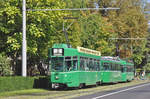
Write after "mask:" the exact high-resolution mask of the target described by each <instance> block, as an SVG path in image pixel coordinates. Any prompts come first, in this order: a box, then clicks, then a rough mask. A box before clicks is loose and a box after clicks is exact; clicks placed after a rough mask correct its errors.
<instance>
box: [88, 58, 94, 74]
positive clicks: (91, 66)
mask: <svg viewBox="0 0 150 99" xmlns="http://www.w3.org/2000/svg"><path fill="white" fill-rule="evenodd" d="M89 70H90V71H93V70H94V62H93V59H92V58H91V59H90V61H89Z"/></svg>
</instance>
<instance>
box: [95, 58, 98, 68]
mask: <svg viewBox="0 0 150 99" xmlns="http://www.w3.org/2000/svg"><path fill="white" fill-rule="evenodd" d="M97 68H98V66H97V62H96V59H94V71H97Z"/></svg>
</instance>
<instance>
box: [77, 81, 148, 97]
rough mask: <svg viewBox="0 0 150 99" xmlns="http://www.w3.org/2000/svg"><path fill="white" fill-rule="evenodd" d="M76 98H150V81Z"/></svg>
mask: <svg viewBox="0 0 150 99" xmlns="http://www.w3.org/2000/svg"><path fill="white" fill-rule="evenodd" d="M74 99H150V83H147V84H141V85H137V86H132V87H126V88H120V89H117V90H112V91H106V92H99V93H95V94H92V95H86V96H81V97H77V98H74Z"/></svg>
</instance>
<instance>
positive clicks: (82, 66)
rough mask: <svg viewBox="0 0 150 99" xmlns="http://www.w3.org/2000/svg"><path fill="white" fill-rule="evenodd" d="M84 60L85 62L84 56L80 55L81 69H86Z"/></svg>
mask: <svg viewBox="0 0 150 99" xmlns="http://www.w3.org/2000/svg"><path fill="white" fill-rule="evenodd" d="M84 62H85V60H84V58H83V57H80V70H85V66H84Z"/></svg>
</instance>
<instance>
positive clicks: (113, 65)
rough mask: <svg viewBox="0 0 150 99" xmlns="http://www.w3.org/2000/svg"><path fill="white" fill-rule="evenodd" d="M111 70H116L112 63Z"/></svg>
mask: <svg viewBox="0 0 150 99" xmlns="http://www.w3.org/2000/svg"><path fill="white" fill-rule="evenodd" d="M112 70H113V71H115V70H116V68H115V64H114V63H112Z"/></svg>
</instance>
